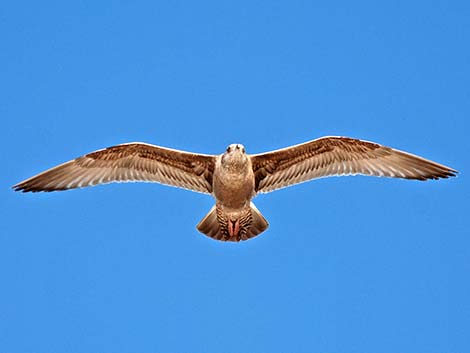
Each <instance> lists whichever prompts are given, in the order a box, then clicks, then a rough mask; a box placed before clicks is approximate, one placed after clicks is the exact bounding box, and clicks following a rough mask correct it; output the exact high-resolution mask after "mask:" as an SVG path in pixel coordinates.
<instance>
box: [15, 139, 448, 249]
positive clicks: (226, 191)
mask: <svg viewBox="0 0 470 353" xmlns="http://www.w3.org/2000/svg"><path fill="white" fill-rule="evenodd" d="M354 174H362V175H373V176H385V177H393V178H404V179H416V180H427V179H439V178H448V177H451V176H455V175H456V174H457V171H456V170H454V169H452V168H449V167H446V166H444V165H442V164H438V163H436V162H433V161H430V160H427V159H424V158H421V157H418V156H415V155H412V154H409V153H406V152H402V151H399V150H396V149H393V148H390V147H386V146H382V145H379V144H376V143H373V142H367V141H362V140H357V139H352V138H347V137H323V138H320V139H317V140H313V141H310V142H306V143H303V144H300V145H296V146H291V147H287V148H283V149H280V150H277V151H272V152H267V153H262V154H255V155H248V154H246V153H245V148H244V147H243V146H242V145H240V144H233V145H230V146H229V147H228V148H227V150H226V152H225V153H223V154H221V155H218V156H216V155H204V154H196V153H190V152H183V151H177V150H173V149H169V148H163V147H158V146H154V145H149V144H144V143H128V144H122V145H117V146H113V147H109V148H106V149H103V150H99V151H95V152H92V153H89V154H86V155H84V156H82V157H79V158H76V159H74V160H72V161H69V162H66V163H64V164H61V165H59V166H57V167H54V168H52V169H49V170H47V171H45V172H43V173H40V174H38V175H36V176H34V177H32V178H29V179H27V180H25V181H23V182H21V183H18V184H17V185H15V186H13V188H14V189H15V190H17V191H23V192H39V191H57V190H67V189H74V188H80V187H85V186H92V185H97V184H106V183H111V182H127V181H148V182H157V183H161V184H166V185H172V186H177V187H181V188H185V189H188V190H192V191H197V192H202V193H208V194H211V195H213V196H214V198H215V200H216V204H215V206H214V207H213V208H212V209H211V210H210V211H209V213H208V214H207V215H206V217H204V219H203V220H202V221H201V222H200V223H199V224H198V226H197V228H198V229H199V231H201V232H202V233H204V234H206V235H208V236H210V237H212V238H214V239H217V240H223V241H240V240H246V239H250V238H252V237H254V236H256V235H258V234H260V233H261V232H263V231H264V230H266V228H267V227H268V223H267V221H266V220H265V219H264V217H263V216H262V215H261V213H260V212H259V211H258V210H257V208H256V207H255V205H254V204H253V203H252V202H251V200H252V198H253V197H255V196H256V194H258V193H266V192H270V191H273V190H277V189H280V188H283V187H287V186H290V185H294V184H298V183H301V182H305V181H308V180H311V179H315V178H321V177H327V176H334V175H337V176H339V175H354Z"/></svg>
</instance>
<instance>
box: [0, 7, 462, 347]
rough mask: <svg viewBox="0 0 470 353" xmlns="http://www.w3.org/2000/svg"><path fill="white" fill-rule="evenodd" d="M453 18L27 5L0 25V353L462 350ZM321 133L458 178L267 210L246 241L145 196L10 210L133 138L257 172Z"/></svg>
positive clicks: (366, 10) (420, 10)
mask: <svg viewBox="0 0 470 353" xmlns="http://www.w3.org/2000/svg"><path fill="white" fill-rule="evenodd" d="M469 15H470V4H469V3H468V2H467V1H451V2H450V1H412V2H410V1H394V2H375V1H355V2H350V1H334V2H333V1H331V2H314V1H197V2H196V1H194V2H191V1H171V2H170V1H132V2H128V1H122V2H108V1H99V2H97V1H75V2H63V1H41V2H37V1H23V2H9V3H4V4H2V5H1V6H0V30H1V33H2V37H1V39H0V45H1V51H0V52H1V54H0V67H1V76H2V83H1V84H0V94H1V97H2V100H1V104H0V115H1V116H2V120H1V136H2V138H1V141H0V144H1V148H2V150H3V151H4V152H3V153H2V154H1V155H0V162H1V165H2V166H3V168H2V174H3V175H2V184H1V185H2V187H1V188H0V209H1V213H0V219H1V222H0V241H1V246H0V278H1V279H2V290H1V291H0V351H1V352H8V353H19V352H22V353H23V352H24V353H29V352H35V353H38V352H47V353H53V352H358V353H364V352H414V353H419V352H439V353H441V352H464V351H469V350H470V338H469V337H470V335H469V334H468V327H470V301H469V298H470V286H469V281H468V274H469V271H470V265H469V258H470V251H469V246H470V240H469V239H470V238H469V235H470V232H469V230H468V229H469V227H470V218H469V206H468V201H469V199H470V193H469V191H470V183H469V181H468V178H467V175H468V172H467V171H468V170H469V168H470V161H469V158H468V152H469V151H470V142H469V139H468V133H469V132H470V123H469V116H470V104H469V102H470V96H469V89H468V87H469V82H470V81H469V79H470V66H469V62H470V49H469V46H468V43H469V40H470V38H469V35H470V26H469V22H468V18H469ZM323 135H344V136H351V137H357V138H363V139H367V140H372V141H376V142H379V143H383V144H386V145H390V146H392V147H396V148H399V149H403V150H406V151H409V152H412V153H416V154H419V155H422V156H424V157H427V158H430V159H433V160H435V161H438V162H441V163H444V164H447V165H449V166H452V167H454V168H456V169H458V170H459V171H460V172H461V174H460V175H459V177H458V178H453V179H451V180H442V181H438V182H435V181H431V182H425V183H423V182H416V181H404V180H390V179H380V178H368V177H349V178H328V179H322V180H318V181H314V182H311V183H306V184H302V185H299V186H294V187H292V188H288V189H283V190H280V191H277V192H275V193H271V194H267V195H262V196H259V197H257V198H256V199H255V203H256V205H257V207H258V208H259V209H260V211H261V212H262V213H263V214H264V216H265V217H266V218H267V219H268V221H269V222H270V228H269V230H268V231H266V232H265V233H264V234H262V235H261V236H259V237H257V238H255V239H253V240H251V241H248V242H244V243H240V244H225V243H221V242H216V241H214V240H212V239H209V238H206V237H204V236H203V235H202V234H200V233H198V232H197V230H196V229H195V225H196V224H197V223H198V222H199V220H200V219H201V218H202V217H203V216H204V215H205V214H206V213H207V211H208V210H209V209H210V208H211V206H212V204H213V200H212V198H211V197H210V196H207V195H201V194H195V193H191V192H188V191H184V190H179V189H175V188H169V187H165V186H160V185H156V184H113V185H106V186H99V187H94V188H89V189H82V190H73V191H69V192H63V193H50V194H20V193H15V192H13V191H12V190H11V189H10V186H11V185H13V184H15V183H16V182H18V181H21V180H23V179H25V178H27V177H30V176H32V175H34V174H36V173H38V172H40V171H42V170H45V169H47V168H49V167H52V166H54V165H56V164H59V163H62V162H65V161H67V160H69V159H72V158H75V157H77V156H79V155H82V154H85V153H87V152H90V151H93V150H96V149H100V148H103V147H106V146H111V145H114V144H119V143H123V142H131V141H144V142H149V143H154V144H158V145H162V146H168V147H172V148H178V149H184V150H190V151H196V152H201V153H212V154H218V153H221V152H222V151H224V149H225V147H226V146H227V145H228V144H229V143H235V142H237V143H243V144H244V145H245V146H246V148H247V151H248V152H249V153H259V152H263V151H268V150H271V149H276V148H281V147H285V146H288V145H292V144H297V143H300V142H304V141H308V140H311V139H314V138H317V137H320V136H323Z"/></svg>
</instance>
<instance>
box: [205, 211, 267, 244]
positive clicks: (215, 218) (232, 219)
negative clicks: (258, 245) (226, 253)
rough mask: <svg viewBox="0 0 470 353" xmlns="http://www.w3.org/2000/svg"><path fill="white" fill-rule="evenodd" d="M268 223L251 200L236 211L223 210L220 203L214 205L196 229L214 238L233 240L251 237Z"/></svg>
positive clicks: (260, 231) (264, 228) (262, 229)
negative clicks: (248, 205) (245, 206)
mask: <svg viewBox="0 0 470 353" xmlns="http://www.w3.org/2000/svg"><path fill="white" fill-rule="evenodd" d="M268 226H269V224H268V222H267V221H266V219H265V218H264V217H263V215H262V214H261V213H260V211H258V209H257V208H256V206H255V205H254V204H253V203H252V202H251V203H250V207H247V208H245V209H243V210H241V211H237V212H224V210H223V209H222V207H221V206H220V205H214V206H213V207H212V208H211V210H210V211H209V213H208V214H207V215H206V216H205V217H204V218H203V219H202V221H201V222H199V224H198V225H197V229H198V230H199V231H200V232H201V233H204V234H205V235H207V236H208V237H211V238H213V239H216V240H220V241H234V242H239V241H241V240H248V239H251V238H253V237H255V236H257V235H258V234H260V233H262V232H264V231H265V230H266V229H267V228H268Z"/></svg>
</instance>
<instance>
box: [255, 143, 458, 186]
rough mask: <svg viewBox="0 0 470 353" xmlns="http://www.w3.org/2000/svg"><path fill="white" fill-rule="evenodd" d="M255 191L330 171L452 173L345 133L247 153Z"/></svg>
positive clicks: (399, 175) (411, 174)
mask: <svg viewBox="0 0 470 353" xmlns="http://www.w3.org/2000/svg"><path fill="white" fill-rule="evenodd" d="M251 161H252V165H253V171H254V174H255V188H256V192H261V193H262V192H269V191H273V190H276V189H279V188H283V187H287V186H290V185H293V184H297V183H301V182H304V181H307V180H311V179H315V178H321V177H327V176H333V175H354V174H362V175H374V176H385V177H393V178H405V179H416V180H427V179H439V178H448V177H450V176H455V175H456V174H457V171H456V170H454V169H451V168H449V167H446V166H444V165H442V164H438V163H436V162H433V161H430V160H427V159H424V158H421V157H418V156H415V155H412V154H409V153H406V152H402V151H399V150H395V149H393V148H390V147H386V146H382V145H379V144H377V143H373V142H368V141H362V140H357V139H352V138H348V137H323V138H320V139H317V140H313V141H310V142H306V143H303V144H300V145H296V146H292V147H287V148H284V149H281V150H277V151H272V152H268V153H263V154H257V155H252V156H251Z"/></svg>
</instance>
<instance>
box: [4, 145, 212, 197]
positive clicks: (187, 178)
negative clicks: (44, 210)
mask: <svg viewBox="0 0 470 353" xmlns="http://www.w3.org/2000/svg"><path fill="white" fill-rule="evenodd" d="M214 165H215V156H210V155H203V154H195V153H189V152H183V151H177V150H172V149H168V148H163V147H158V146H154V145H149V144H145V143H129V144H122V145H117V146H113V147H109V148H106V149H102V150H99V151H95V152H92V153H89V154H86V155H84V156H82V157H79V158H76V159H74V160H71V161H69V162H66V163H64V164H61V165H59V166H57V167H54V168H52V169H49V170H47V171H45V172H43V173H41V174H38V175H36V176H33V177H32V178H29V179H27V180H25V181H22V182H21V183H18V184H17V185H15V186H13V188H14V189H15V190H16V191H23V192H29V191H31V192H38V191H56V190H67V189H74V188H80V187H85V186H92V185H98V184H107V183H112V182H127V181H147V182H156V183H161V184H166V185H172V186H177V187H181V188H184V189H189V190H193V191H198V192H202V193H211V192H212V173H213V171H214Z"/></svg>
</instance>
